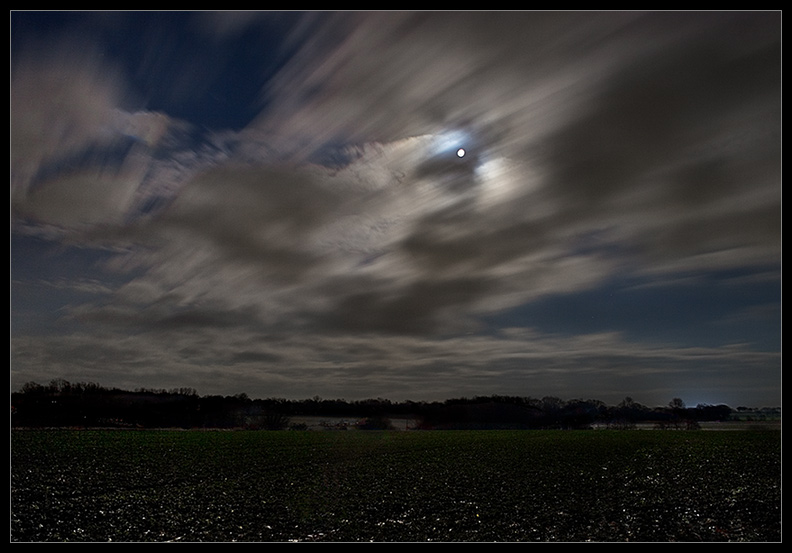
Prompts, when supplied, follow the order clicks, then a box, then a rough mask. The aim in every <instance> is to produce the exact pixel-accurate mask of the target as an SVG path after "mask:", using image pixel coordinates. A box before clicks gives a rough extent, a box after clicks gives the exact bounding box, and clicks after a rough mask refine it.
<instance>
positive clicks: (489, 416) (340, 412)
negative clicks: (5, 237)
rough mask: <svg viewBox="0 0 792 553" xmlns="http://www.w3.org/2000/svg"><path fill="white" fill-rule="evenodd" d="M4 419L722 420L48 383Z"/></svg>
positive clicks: (208, 424)
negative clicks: (254, 395) (227, 394)
mask: <svg viewBox="0 0 792 553" xmlns="http://www.w3.org/2000/svg"><path fill="white" fill-rule="evenodd" d="M11 412H12V416H11V421H12V425H13V426H16V427H119V428H249V429H270V430H280V429H285V428H289V423H290V421H291V418H292V417H294V416H319V417H356V418H359V419H363V420H364V421H365V422H364V423H362V424H361V425H360V428H364V429H365V428H371V429H382V428H390V427H391V426H390V422H389V419H390V418H402V417H404V418H408V417H409V418H412V419H415V420H416V421H418V425H417V428H420V429H426V430H431V429H512V428H524V429H585V428H591V427H592V426H594V425H600V426H607V427H609V428H633V427H635V425H637V424H639V423H653V424H654V425H656V427H658V428H685V429H694V428H697V427H698V423H699V422H702V421H721V420H726V419H727V418H728V417H729V416H730V415H731V413H732V409H731V408H730V407H728V406H727V405H698V406H696V407H695V408H688V407H685V405H684V403H682V401H681V400H679V399H677V398H675V399H674V400H672V401H671V402H670V403H669V405H668V406H665V407H655V408H648V407H646V406H644V405H641V404H639V403H637V402H635V401H633V400H632V399H631V398H629V397H627V398H625V399H624V400H623V401H622V402H620V403H619V404H618V405H614V406H610V405H606V404H605V403H603V402H602V401H599V400H581V399H573V400H569V401H564V400H562V399H560V398H557V397H552V396H546V397H543V398H541V399H538V398H531V397H517V396H499V395H492V396H478V397H473V398H455V399H448V400H446V401H442V402H415V401H404V402H392V401H390V400H387V399H382V398H376V399H366V400H356V401H346V400H343V399H322V398H320V397H318V396H316V397H313V398H310V399H304V400H286V399H280V398H269V399H250V398H249V397H248V396H247V394H244V393H242V394H237V395H233V396H219V395H209V396H199V395H198V393H197V392H196V391H195V390H194V389H192V388H174V389H169V390H165V389H146V388H139V389H136V390H134V391H128V390H121V389H117V388H104V387H102V386H100V385H98V384H95V383H76V384H73V383H70V382H67V381H65V380H53V381H51V382H50V383H49V384H48V385H41V384H37V383H35V382H28V383H27V384H25V385H24V386H23V387H22V388H21V390H20V391H19V392H15V393H12V395H11Z"/></svg>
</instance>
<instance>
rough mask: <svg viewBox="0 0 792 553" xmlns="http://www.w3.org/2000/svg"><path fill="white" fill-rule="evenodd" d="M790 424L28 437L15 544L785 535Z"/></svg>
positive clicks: (18, 446)
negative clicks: (714, 428) (785, 452)
mask: <svg viewBox="0 0 792 553" xmlns="http://www.w3.org/2000/svg"><path fill="white" fill-rule="evenodd" d="M780 539H781V434H780V432H777V431H754V432H747V431H744V432H740V431H735V432H696V431H692V432H688V431H656V432H652V431H643V430H637V431H606V430H601V431H478V432H477V431H470V432H468V431H447V432H441V431H428V432H364V431H359V432H295V431H283V432H266V431H258V432H257V431H100V430H97V431H91V430H81V431H69V430H49V431H46V430H45V431H34V430H20V431H13V432H12V436H11V540H12V541H15V542H22V541H96V542H105V541H138V542H148V541H220V542H225V541H370V540H373V541H421V542H423V541H727V540H731V541H760V542H768V541H780Z"/></svg>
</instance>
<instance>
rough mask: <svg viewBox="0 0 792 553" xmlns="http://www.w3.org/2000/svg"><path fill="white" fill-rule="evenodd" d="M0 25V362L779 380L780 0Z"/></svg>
mask: <svg viewBox="0 0 792 553" xmlns="http://www.w3.org/2000/svg"><path fill="white" fill-rule="evenodd" d="M10 28H11V60H10V73H11V103H10V121H11V123H10V136H11V147H10V157H11V197H10V200H11V209H10V227H11V236H10V245H11V265H10V266H11V317H10V318H11V339H10V342H11V387H12V389H18V388H19V387H20V386H21V385H22V384H24V383H26V382H29V381H35V382H38V383H41V384H46V383H48V382H50V381H51V380H53V379H56V378H62V379H66V380H68V381H71V382H96V383H99V384H101V385H103V386H106V387H120V388H124V389H137V388H156V389H161V388H165V389H169V388H173V387H192V388H194V389H196V390H197V391H198V393H199V394H201V395H210V394H221V395H229V394H237V393H242V392H244V393H247V394H248V395H249V396H250V397H254V398H256V397H260V398H266V397H283V398H290V399H304V398H309V397H314V396H317V395H318V396H320V397H323V398H344V399H347V400H354V399H364V398H375V397H381V398H387V399H391V400H393V401H402V400H415V401H431V400H443V399H448V398H455V397H473V396H480V395H492V394H499V395H515V396H531V397H543V396H557V397H560V398H562V399H575V398H579V399H598V400H602V401H605V402H607V403H613V404H615V403H618V402H619V401H621V400H622V399H624V398H625V397H628V396H629V397H631V398H633V400H634V401H636V402H639V403H643V404H645V405H648V406H659V405H666V404H668V402H669V401H670V400H671V399H672V398H675V397H678V398H681V399H682V400H683V401H684V402H685V403H686V404H688V405H691V406H694V405H697V404H699V403H708V404H717V403H726V404H728V405H730V406H732V407H735V408H736V407H737V406H754V407H760V406H777V405H780V403H781V13H780V12H701V13H694V12H679V13H676V12H659V13H652V12H564V13H560V12H559V13H554V12H459V13H457V12H414V13H413V12H339V13H332V12H328V13H318V12H317V13H314V12H302V13H280V12H226V13H220V12H176V13H166V12H131V13H125V12H65V13H58V12H11V13H10ZM459 148H464V150H465V155H464V156H462V157H459V156H458V155H457V150H458V149H459Z"/></svg>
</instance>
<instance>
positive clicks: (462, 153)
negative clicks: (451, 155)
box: [457, 148, 465, 157]
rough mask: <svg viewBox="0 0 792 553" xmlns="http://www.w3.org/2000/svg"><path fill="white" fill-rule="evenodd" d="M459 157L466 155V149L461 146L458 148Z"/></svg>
mask: <svg viewBox="0 0 792 553" xmlns="http://www.w3.org/2000/svg"><path fill="white" fill-rule="evenodd" d="M457 157H465V149H464V148H460V149H458V150H457Z"/></svg>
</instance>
